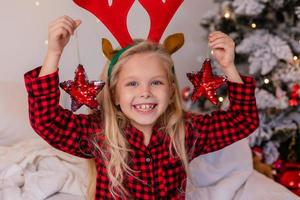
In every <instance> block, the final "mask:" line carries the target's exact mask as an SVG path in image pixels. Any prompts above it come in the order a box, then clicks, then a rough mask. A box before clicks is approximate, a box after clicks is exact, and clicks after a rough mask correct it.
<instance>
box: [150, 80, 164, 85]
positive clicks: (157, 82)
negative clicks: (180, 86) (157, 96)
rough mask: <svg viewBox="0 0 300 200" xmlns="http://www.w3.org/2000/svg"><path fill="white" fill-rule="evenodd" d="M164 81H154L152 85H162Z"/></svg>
mask: <svg viewBox="0 0 300 200" xmlns="http://www.w3.org/2000/svg"><path fill="white" fill-rule="evenodd" d="M162 84H163V83H162V82H161V81H159V80H155V81H152V85H162Z"/></svg>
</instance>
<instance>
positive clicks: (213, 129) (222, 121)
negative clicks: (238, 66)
mask: <svg viewBox="0 0 300 200" xmlns="http://www.w3.org/2000/svg"><path fill="white" fill-rule="evenodd" d="M242 79H243V82H244V83H236V82H228V84H227V89H228V96H229V101H230V107H229V109H228V110H226V111H221V110H219V111H214V112H212V114H209V115H201V114H193V113H186V116H185V117H186V118H185V119H186V133H187V137H186V141H187V147H188V148H189V149H188V152H189V153H190V154H189V155H190V158H191V159H193V158H195V157H197V156H198V155H201V154H205V153H209V152H212V151H216V150H219V149H221V148H224V147H225V146H227V145H230V144H232V143H234V142H236V141H238V140H240V139H243V138H245V137H247V136H248V135H250V134H251V133H253V132H254V131H255V130H256V128H257V127H258V125H259V118H258V112H257V107H256V101H255V81H254V79H253V78H252V77H247V76H242Z"/></svg>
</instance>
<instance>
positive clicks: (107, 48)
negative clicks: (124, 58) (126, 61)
mask: <svg viewBox="0 0 300 200" xmlns="http://www.w3.org/2000/svg"><path fill="white" fill-rule="evenodd" d="M102 51H103V53H104V55H105V57H106V58H107V59H108V60H110V61H111V60H112V58H113V57H114V56H115V54H116V53H117V51H116V50H114V49H113V47H112V45H111V43H110V41H109V40H108V39H106V38H102Z"/></svg>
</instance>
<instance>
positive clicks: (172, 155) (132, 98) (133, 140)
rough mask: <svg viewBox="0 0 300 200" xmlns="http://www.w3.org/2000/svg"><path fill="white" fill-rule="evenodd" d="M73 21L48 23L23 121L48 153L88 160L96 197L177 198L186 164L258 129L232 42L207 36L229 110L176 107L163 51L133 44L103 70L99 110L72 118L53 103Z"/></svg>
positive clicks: (29, 79) (29, 76) (250, 84)
mask: <svg viewBox="0 0 300 200" xmlns="http://www.w3.org/2000/svg"><path fill="white" fill-rule="evenodd" d="M80 23H81V22H80V20H73V19H71V18H70V17H68V16H64V17H61V18H59V19H57V20H55V21H54V22H53V23H52V24H51V25H50V26H49V46H48V53H47V56H46V58H45V61H44V64H43V66H42V67H41V68H40V67H39V68H36V69H34V70H32V71H30V72H27V73H26V74H25V83H26V87H27V91H28V94H29V114H30V122H31V125H32V127H33V128H34V130H35V131H36V132H37V133H38V134H39V135H40V136H41V137H42V138H43V139H45V140H46V141H47V142H48V143H50V144H51V145H52V146H54V147H55V148H58V149H60V150H62V151H65V152H67V153H70V154H72V155H76V156H80V157H84V158H94V160H95V164H96V171H97V177H96V186H95V189H96V194H95V198H96V199H184V190H185V184H186V177H187V174H188V163H189V161H191V160H192V159H193V158H195V157H196V156H198V155H200V154H205V153H208V152H212V151H216V150H219V149H221V148H223V147H225V146H227V145H230V144H232V143H233V142H235V141H237V140H240V139H242V138H244V137H247V136H248V135H249V134H251V133H252V132H253V131H254V130H255V129H256V128H257V126H258V115H257V110H256V103H255V97H254V89H255V85H254V81H253V79H252V78H250V77H244V76H243V77H241V76H240V75H239V73H238V71H237V70H236V68H235V65H234V42H233V40H232V39H231V38H230V37H229V36H227V35H225V34H224V33H221V32H213V33H212V34H210V36H209V46H210V47H211V49H212V50H213V55H214V56H215V59H216V60H217V61H218V62H219V64H220V66H221V68H222V70H223V71H224V73H225V74H226V75H227V77H228V80H229V82H228V91H229V99H230V103H231V106H230V109H229V110H228V111H216V112H214V113H212V114H211V115H200V114H192V113H186V112H184V111H183V109H182V104H181V100H180V92H179V90H178V84H177V80H176V77H175V73H174V69H173V66H174V64H173V62H172V59H171V57H170V55H169V54H168V53H167V52H166V50H165V49H164V48H163V46H161V45H159V44H156V43H151V42H149V41H137V42H136V43H135V44H134V45H132V46H131V47H130V48H128V49H126V50H125V51H124V52H123V53H122V54H121V56H120V57H119V59H118V61H117V63H116V64H115V65H113V66H110V68H111V69H110V70H111V73H108V68H109V67H108V66H106V68H105V69H104V71H103V74H102V75H103V76H102V78H101V79H102V80H105V81H106V84H105V87H104V88H103V91H102V92H101V93H100V95H99V99H98V100H99V103H100V105H101V109H100V111H98V112H95V113H93V114H90V115H82V114H80V115H76V114H73V113H72V112H70V111H69V110H66V109H63V108H62V107H61V106H60V105H59V95H60V92H59V87H58V83H59V79H58V63H59V59H60V56H61V54H62V52H63V49H64V47H65V45H66V44H67V43H68V41H69V39H70V36H71V35H72V34H73V33H74V30H75V29H76V28H77V27H78V26H79V25H80Z"/></svg>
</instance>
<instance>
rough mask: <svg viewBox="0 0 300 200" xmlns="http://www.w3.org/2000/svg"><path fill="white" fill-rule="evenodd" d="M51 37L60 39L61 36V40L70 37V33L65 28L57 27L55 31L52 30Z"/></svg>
mask: <svg viewBox="0 0 300 200" xmlns="http://www.w3.org/2000/svg"><path fill="white" fill-rule="evenodd" d="M53 35H54V36H55V37H56V38H60V37H61V36H63V38H67V37H68V36H69V35H70V33H69V31H68V30H67V29H66V28H64V27H58V28H56V29H55V30H53Z"/></svg>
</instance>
